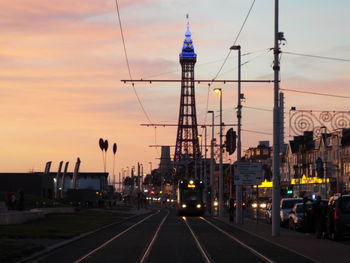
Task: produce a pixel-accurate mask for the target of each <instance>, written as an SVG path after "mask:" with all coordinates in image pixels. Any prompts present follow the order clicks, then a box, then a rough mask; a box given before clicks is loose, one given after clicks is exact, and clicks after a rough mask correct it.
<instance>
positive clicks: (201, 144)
mask: <svg viewBox="0 0 350 263" xmlns="http://www.w3.org/2000/svg"><path fill="white" fill-rule="evenodd" d="M197 137H198V140H199V141H200V147H201V154H200V159H199V179H200V180H203V172H202V169H203V167H202V166H203V165H202V157H203V138H202V137H203V136H202V134H199V135H198V136H197Z"/></svg>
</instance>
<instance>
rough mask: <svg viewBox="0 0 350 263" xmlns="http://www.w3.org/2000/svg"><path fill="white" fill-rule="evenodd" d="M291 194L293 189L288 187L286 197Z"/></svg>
mask: <svg viewBox="0 0 350 263" xmlns="http://www.w3.org/2000/svg"><path fill="white" fill-rule="evenodd" d="M292 194H293V187H291V186H288V189H287V195H292Z"/></svg>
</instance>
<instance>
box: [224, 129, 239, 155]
mask: <svg viewBox="0 0 350 263" xmlns="http://www.w3.org/2000/svg"><path fill="white" fill-rule="evenodd" d="M236 137H237V136H236V132H235V131H234V130H233V129H232V128H230V129H229V130H228V131H227V133H226V151H227V152H228V153H229V154H230V155H231V154H233V153H234V152H235V151H236Z"/></svg>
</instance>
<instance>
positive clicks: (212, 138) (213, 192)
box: [208, 110, 216, 214]
mask: <svg viewBox="0 0 350 263" xmlns="http://www.w3.org/2000/svg"><path fill="white" fill-rule="evenodd" d="M208 113H210V114H211V116H212V118H211V120H212V121H211V143H210V190H211V195H210V197H212V196H216V195H215V191H214V190H215V189H214V135H215V133H214V111H212V110H209V111H208ZM213 201H214V200H213V198H210V206H209V207H210V214H212V211H213Z"/></svg>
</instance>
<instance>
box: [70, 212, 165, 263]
mask: <svg viewBox="0 0 350 263" xmlns="http://www.w3.org/2000/svg"><path fill="white" fill-rule="evenodd" d="M157 214H159V210H158V212H157V213H154V214H151V215H149V216H147V217H145V218H144V219H142V220H140V221H138V222H137V223H135V224H133V225H132V226H130V227H128V228H127V229H125V230H124V231H122V232H120V233H119V234H117V235H115V236H114V237H112V238H110V239H109V240H107V241H106V242H104V243H103V244H102V245H100V246H98V247H97V248H95V249H93V250H91V251H90V252H89V253H87V254H85V255H84V256H82V257H80V258H79V259H77V260H75V261H74V263H80V262H83V261H84V260H85V259H87V258H88V257H90V256H92V255H93V254H95V253H96V252H97V251H99V250H101V249H102V248H104V247H106V246H107V245H109V244H110V243H111V242H112V241H113V240H115V239H117V238H118V237H120V236H122V235H123V234H125V233H126V232H128V231H129V230H131V229H133V228H134V227H136V226H138V225H139V224H141V223H142V222H143V221H145V220H147V219H148V218H150V217H152V216H154V215H157Z"/></svg>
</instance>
